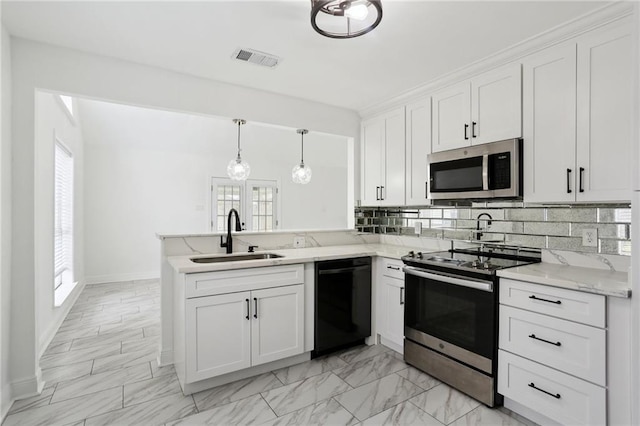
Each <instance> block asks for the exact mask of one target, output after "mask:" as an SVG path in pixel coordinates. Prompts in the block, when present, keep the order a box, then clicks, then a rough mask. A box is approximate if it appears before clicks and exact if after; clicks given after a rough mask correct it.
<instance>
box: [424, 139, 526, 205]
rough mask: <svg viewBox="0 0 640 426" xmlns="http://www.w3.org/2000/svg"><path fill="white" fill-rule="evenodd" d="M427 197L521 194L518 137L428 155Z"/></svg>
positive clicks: (459, 197) (489, 196)
mask: <svg viewBox="0 0 640 426" xmlns="http://www.w3.org/2000/svg"><path fill="white" fill-rule="evenodd" d="M428 161H429V182H427V184H428V185H427V187H428V189H429V191H428V192H429V198H431V199H435V200H452V199H470V200H476V199H485V198H520V197H522V139H507V140H504V141H500V142H491V143H486V144H482V145H475V146H469V147H466V148H458V149H452V150H449V151H442V152H435V153H433V154H429V155H428Z"/></svg>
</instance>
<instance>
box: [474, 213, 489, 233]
mask: <svg viewBox="0 0 640 426" xmlns="http://www.w3.org/2000/svg"><path fill="white" fill-rule="evenodd" d="M482 216H487V217H488V218H489V219H487V228H489V226H491V220H492V219H493V218H492V217H491V215H490V214H489V213H480V214H479V215H478V217H477V218H476V221H477V222H476V240H480V239H481V238H482V234H483V233H482V232H480V218H481V217H482ZM487 228H485V230H486V229H487Z"/></svg>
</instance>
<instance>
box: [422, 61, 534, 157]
mask: <svg viewBox="0 0 640 426" xmlns="http://www.w3.org/2000/svg"><path fill="white" fill-rule="evenodd" d="M520 136H522V73H521V68H520V64H515V65H508V66H505V67H502V68H499V69H496V70H493V71H489V72H487V73H484V74H481V75H479V76H477V77H474V78H472V79H471V80H467V81H465V82H463V83H460V84H457V85H455V86H451V87H448V88H446V89H443V90H441V91H439V92H436V93H435V94H434V95H433V142H432V150H433V152H438V151H446V150H449V149H454V148H461V147H465V146H470V145H478V144H482V143H487V142H496V141H500V140H504V139H511V138H519V137H520Z"/></svg>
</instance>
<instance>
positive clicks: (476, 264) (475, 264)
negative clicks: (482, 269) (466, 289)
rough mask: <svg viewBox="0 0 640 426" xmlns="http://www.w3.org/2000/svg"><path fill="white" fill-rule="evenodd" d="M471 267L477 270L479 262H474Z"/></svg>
mask: <svg viewBox="0 0 640 426" xmlns="http://www.w3.org/2000/svg"><path fill="white" fill-rule="evenodd" d="M471 267H472V268H477V267H478V262H477V261H475V260H474V261H473V262H471Z"/></svg>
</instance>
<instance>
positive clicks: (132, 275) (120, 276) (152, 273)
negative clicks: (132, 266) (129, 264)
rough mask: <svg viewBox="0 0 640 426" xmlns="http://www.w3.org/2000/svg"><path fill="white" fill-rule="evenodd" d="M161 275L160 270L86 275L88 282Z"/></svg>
mask: <svg viewBox="0 0 640 426" xmlns="http://www.w3.org/2000/svg"><path fill="white" fill-rule="evenodd" d="M159 277H160V272H159V271H149V272H131V273H127V274H108V275H93V276H88V277H85V282H86V283H87V284H90V285H91V284H106V283H117V282H122V281H135V280H150V279H157V278H159Z"/></svg>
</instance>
